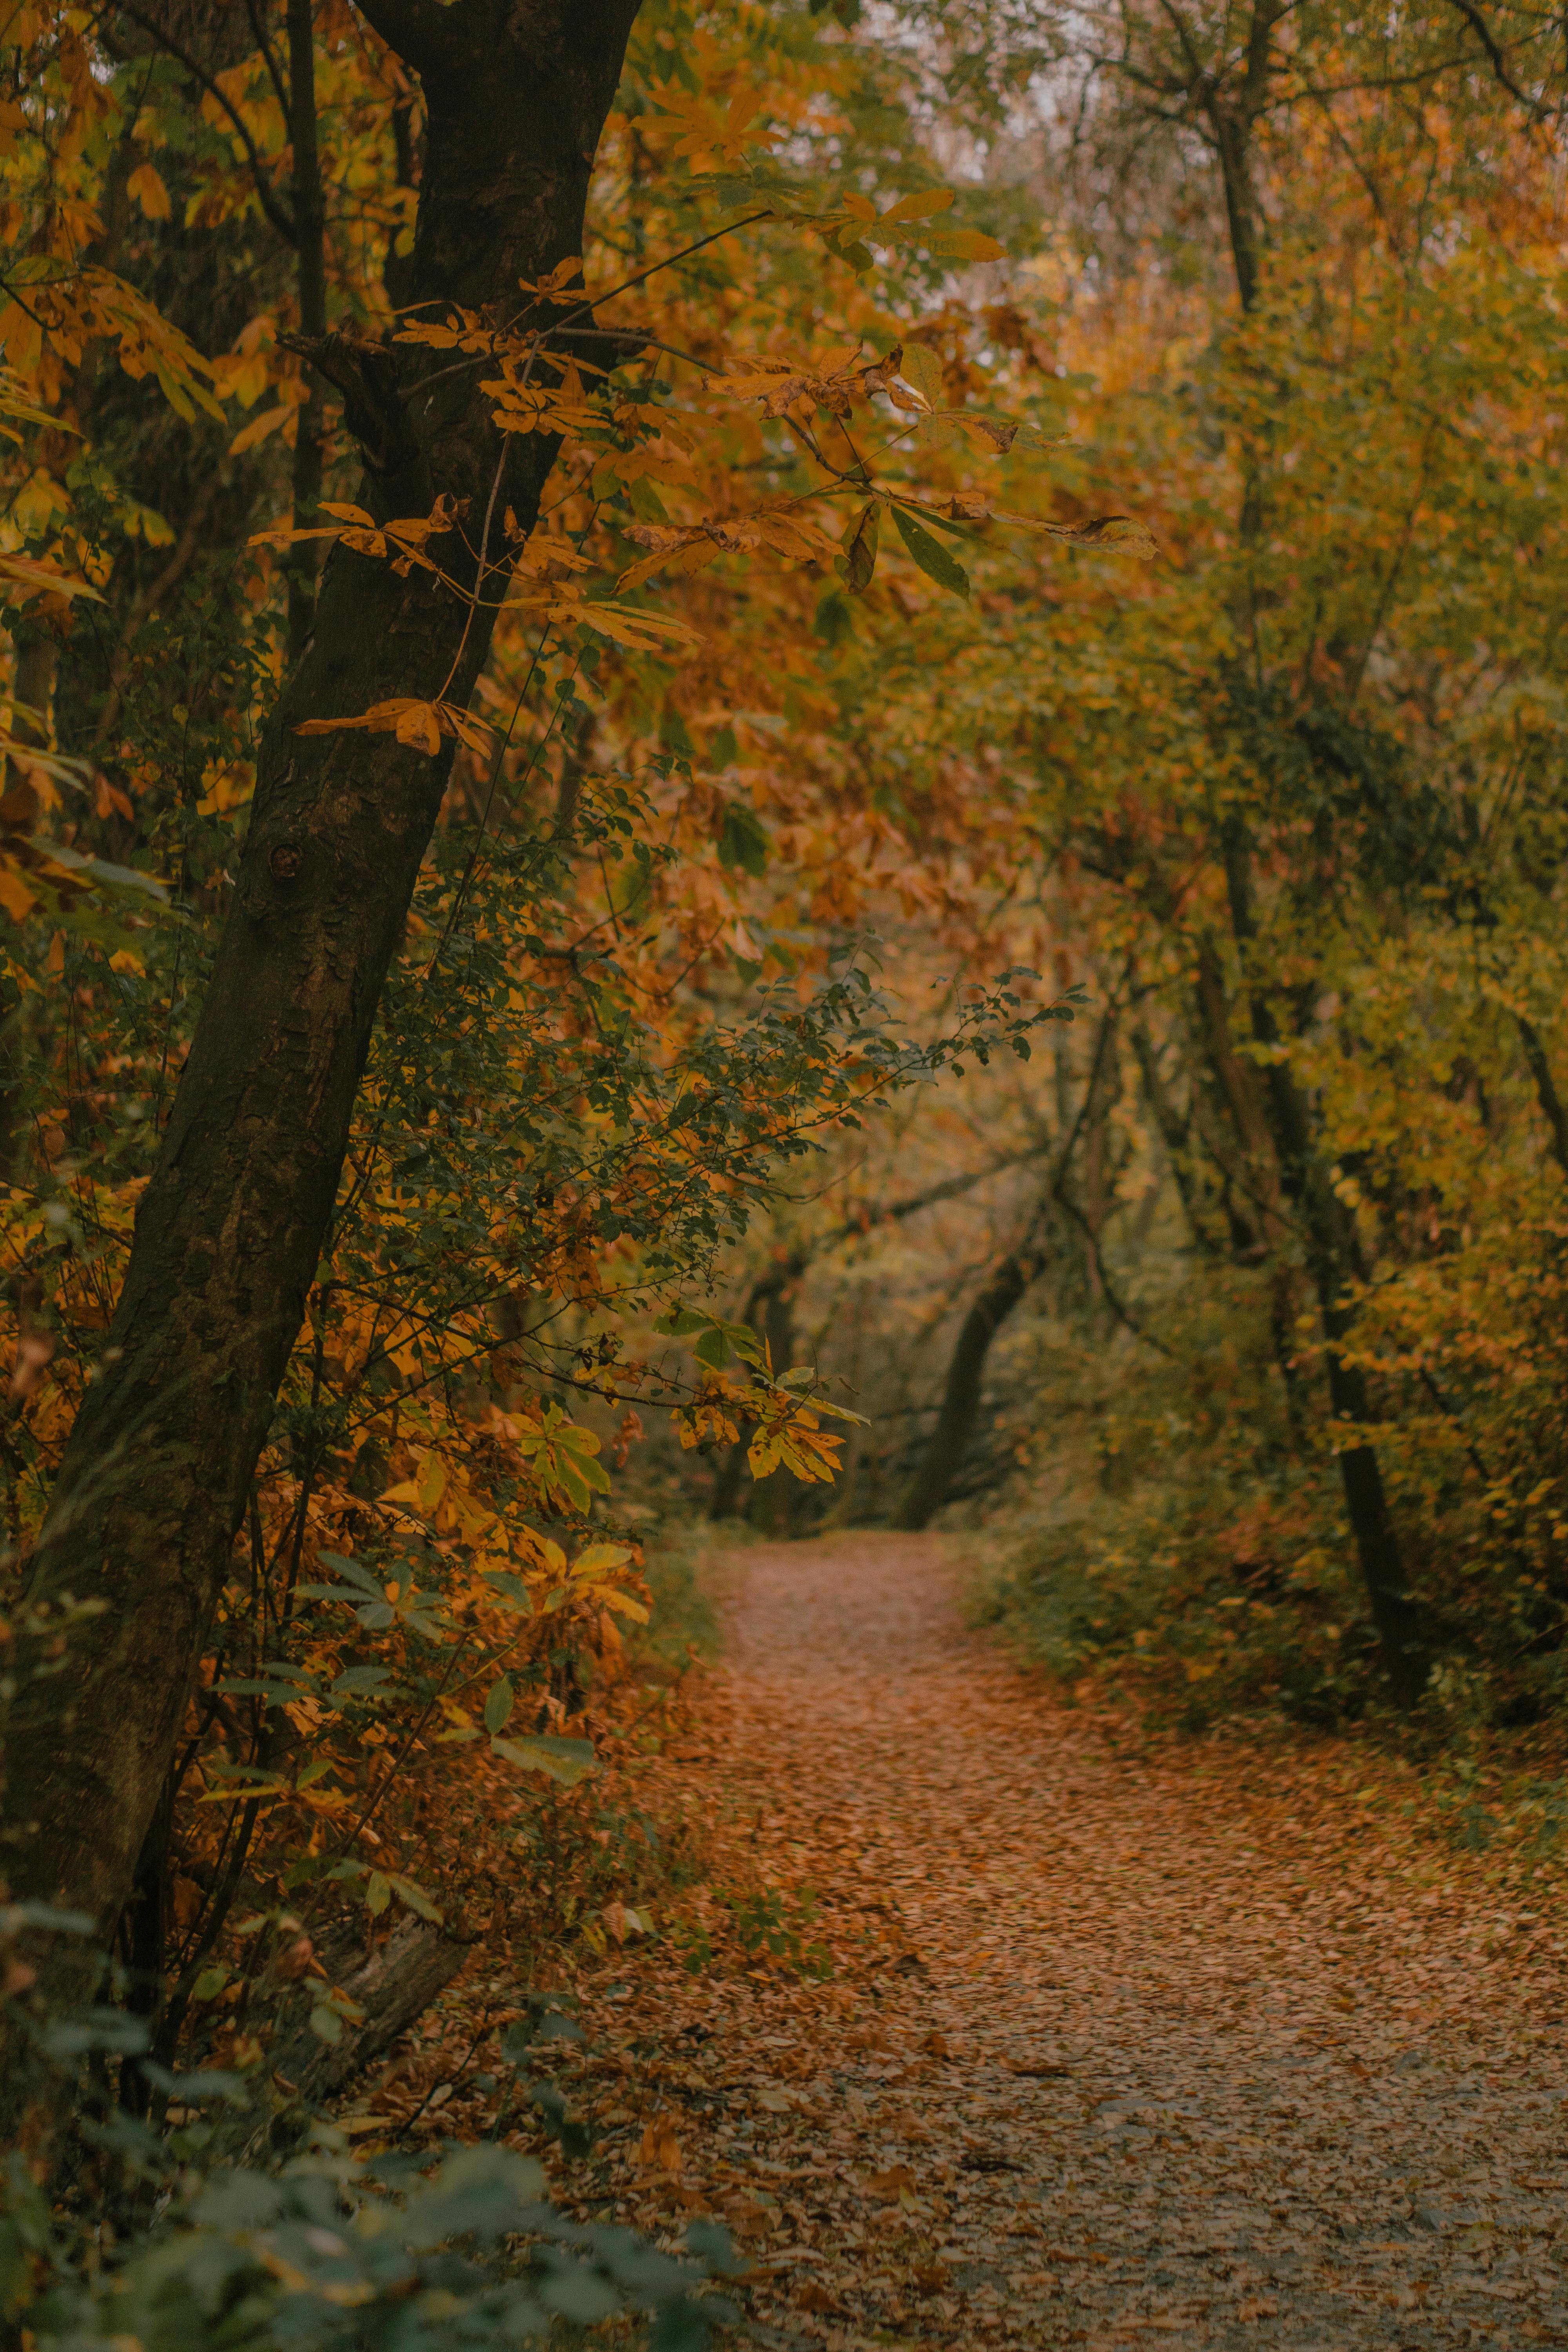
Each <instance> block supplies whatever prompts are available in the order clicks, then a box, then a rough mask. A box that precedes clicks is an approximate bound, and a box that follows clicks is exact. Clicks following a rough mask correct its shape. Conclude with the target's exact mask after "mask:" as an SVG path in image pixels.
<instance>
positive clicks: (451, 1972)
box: [267, 1919, 473, 2106]
mask: <svg viewBox="0 0 1568 2352" xmlns="http://www.w3.org/2000/svg"><path fill="white" fill-rule="evenodd" d="M472 1950H473V1946H472V1944H460V1943H457V1942H455V1941H454V1940H453V1938H452V1937H450V1936H448V1935H447V1933H446V1931H445V1930H444V1929H443V1928H441V1927H433V1926H431V1925H429V1924H428V1923H427V1922H426V1921H425V1920H423V1919H405V1921H404V1922H403V1924H402V1925H401V1926H400V1927H397V1928H395V1930H394V1932H393V1933H392V1935H390V1936H389V1937H387V1939H386V1941H385V1943H384V1944H378V1945H377V1946H376V1948H375V1949H374V1951H373V1952H371V1953H370V1954H369V1955H368V1957H367V1958H364V1959H363V1960H361V1961H360V1962H359V1963H358V1965H357V1966H355V1967H353V1968H347V1969H342V1970H341V1971H340V1970H329V1973H330V1974H331V1976H332V1980H333V1982H334V1983H335V1984H336V1985H337V1987H338V1989H339V1990H340V1991H342V1992H345V1993H347V1995H348V1997H349V1999H350V2000H352V2001H353V2003H354V2004H355V2006H356V2007H357V2008H359V2009H361V2010H363V2012H364V2014H363V2017H362V2018H361V2019H360V2021H358V2023H357V2024H351V2025H345V2027H344V2029H343V2031H342V2034H341V2035H340V2036H339V2038H338V2040H337V2041H336V2042H322V2041H321V2040H320V2039H319V2038H318V2036H317V2035H316V2034H314V2033H313V2032H311V2031H310V2025H309V2023H308V2022H307V2021H306V2012H307V2011H309V2010H310V2006H311V1999H312V1996H311V1994H310V1991H309V1990H306V1991H305V1993H304V1994H303V1995H302V1996H301V1998H300V2000H297V2001H296V2002H295V2003H294V2004H293V2007H292V2010H291V2011H290V2012H289V2016H288V2018H287V2019H286V2021H285V2022H284V2023H283V2025H282V2026H281V2028H280V2030H279V2033H278V2034H277V2035H276V2036H275V2038H274V2040H273V2043H272V2047H271V2049H270V2050H269V2051H268V2053H267V2063H268V2071H269V2073H271V2074H274V2075H276V2076H278V2077H279V2078H280V2087H286V2088H287V2089H288V2090H289V2091H291V2092H296V2093H298V2095H299V2096H300V2098H302V2099H304V2100H306V2101H307V2102H308V2103H309V2104H310V2105H312V2106H319V2105H321V2102H322V2101H323V2100H325V2099H332V2098H336V2097H337V2095H338V2094H339V2092H341V2091H345V2090H346V2089H347V2088H348V2086H349V2084H351V2083H352V2082H353V2079H354V2076H355V2075H356V2074H363V2072H364V2070H365V2068H366V2067H367V2066H368V2065H370V2064H371V2063H373V2061H374V2060H375V2059H377V2058H379V2057H380V2056H381V2055H382V2053H383V2052H384V2051H386V2050H390V2049H391V2047H392V2045H393V2043H394V2042H395V2041H396V2040H397V2039H398V2037H399V2035H400V2034H404V2033H405V2032H407V2031H408V2028H409V2027H410V2026H411V2025H412V2024H413V2023H414V2021H415V2019H416V2018H418V2017H423V2015H424V2014H425V2011H426V2010H427V2009H428V2008H429V2006H430V2004H431V2002H432V2001H433V2000H435V1999H436V1998H437V1994H439V1993H443V1992H445V1990H446V1989H447V1986H448V1985H449V1984H450V1983H451V1981H452V1979H453V1978H454V1977H455V1976H456V1975H457V1973H458V1969H460V1968H461V1967H462V1966H463V1963H464V1962H465V1960H467V1959H468V1956H469V1954H470V1952H471V1951H472Z"/></svg>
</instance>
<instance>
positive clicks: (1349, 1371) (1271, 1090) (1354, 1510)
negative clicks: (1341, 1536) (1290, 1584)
mask: <svg viewBox="0 0 1568 2352" xmlns="http://www.w3.org/2000/svg"><path fill="white" fill-rule="evenodd" d="M1225 857H1226V881H1227V885H1228V888H1229V893H1230V908H1231V922H1232V926H1233V929H1234V930H1235V933H1236V940H1237V946H1238V947H1239V948H1240V950H1241V952H1242V954H1243V956H1244V957H1245V956H1246V954H1247V950H1248V949H1249V948H1250V946H1251V945H1252V943H1253V940H1254V938H1255V936H1256V929H1257V926H1256V923H1255V921H1254V918H1253V912H1252V899H1251V873H1250V861H1249V857H1248V853H1247V845H1246V842H1245V839H1244V838H1243V836H1242V835H1241V833H1240V830H1239V828H1238V827H1237V825H1236V824H1232V825H1231V826H1230V828H1229V829H1228V831H1227V834H1226V843H1225ZM1247 994H1248V1002H1249V1003H1250V1006H1251V1012H1252V1029H1253V1034H1254V1036H1255V1037H1256V1038H1257V1040H1258V1044H1259V1045H1262V1046H1264V1047H1266V1048H1267V1049H1268V1059H1267V1061H1266V1062H1265V1065H1264V1087H1265V1093H1266V1097H1267V1100H1268V1106H1269V1111H1270V1119H1271V1124H1272V1127H1273V1129H1274V1139H1275V1145H1276V1149H1277V1150H1278V1152H1279V1171H1280V1177H1281V1181H1282V1182H1283V1184H1284V1187H1285V1191H1286V1193H1287V1195H1288V1196H1289V1200H1290V1202H1291V1204H1292V1206H1293V1207H1294V1209H1295V1211H1296V1213H1297V1217H1298V1219H1299V1221H1300V1233H1301V1238H1302V1243H1303V1245H1304V1248H1305V1252H1306V1258H1307V1266H1308V1271H1309V1273H1310V1276H1311V1278H1312V1286H1313V1288H1314V1289H1315V1290H1316V1292H1317V1294H1318V1306H1319V1311H1320V1313H1321V1318H1322V1327H1323V1337H1324V1339H1326V1340H1327V1341H1328V1359H1329V1397H1330V1401H1331V1404H1332V1406H1333V1410H1334V1413H1335V1416H1336V1418H1337V1419H1339V1420H1341V1421H1342V1422H1349V1423H1352V1424H1354V1425H1355V1426H1356V1427H1357V1428H1360V1429H1364V1428H1365V1427H1366V1425H1367V1424H1368V1423H1369V1422H1370V1421H1371V1420H1372V1418H1373V1413H1372V1405H1371V1399H1370V1396H1369V1393H1368V1390H1367V1383H1366V1374H1365V1373H1364V1372H1363V1370H1362V1369H1361V1366H1360V1365H1359V1364H1356V1363H1353V1362H1352V1361H1351V1360H1350V1358H1349V1355H1348V1353H1347V1342H1348V1341H1349V1339H1350V1336H1351V1332H1352V1328H1353V1326H1354V1322H1355V1312H1354V1309H1353V1307H1352V1306H1351V1304H1350V1302H1349V1298H1348V1296H1347V1294H1348V1292H1349V1290H1350V1287H1351V1285H1352V1283H1353V1282H1354V1281H1356V1280H1357V1279H1358V1278H1359V1277H1360V1276H1362V1275H1363V1271H1364V1269H1363V1265H1362V1259H1361V1250H1360V1245H1359V1243H1358V1241H1357V1238H1356V1232H1355V1220H1354V1216H1353V1213H1352V1211H1351V1210H1350V1209H1349V1208H1348V1207H1347V1206H1346V1204H1345V1202H1343V1201H1342V1200H1341V1198H1340V1196H1339V1194H1338V1192H1336V1191H1335V1190H1334V1183H1333V1171H1332V1170H1331V1168H1330V1167H1329V1166H1328V1164H1327V1163H1326V1161H1325V1160H1324V1159H1323V1155H1322V1153H1321V1151H1320V1150H1319V1149H1318V1147H1317V1140H1316V1138H1315V1136H1314V1134H1313V1131H1312V1118H1311V1114H1310V1108H1309V1106H1308V1102H1307V1098H1306V1097H1305V1095H1304V1094H1303V1093H1302V1091H1301V1089H1300V1087H1299V1086H1298V1085H1297V1083H1296V1080H1295V1078H1294V1076H1292V1075H1291V1071H1290V1067H1289V1063H1288V1062H1287V1061H1285V1060H1284V1059H1282V1058H1281V1056H1280V1055H1279V1046H1280V1045H1281V1043H1282V1040H1281V1037H1280V1034H1279V1024H1278V1022H1277V1021H1276V1020H1275V1017H1274V1013H1273V1010H1272V1008H1271V1006H1270V1005H1269V1003H1268V998H1267V996H1266V995H1265V994H1264V993H1263V992H1262V990H1261V989H1260V988H1258V986H1256V985H1255V984H1254V985H1249V987H1248V992H1247ZM1339 1460H1340V1476H1341V1479H1342V1484H1343V1486H1344V1496H1345V1509H1346V1512H1347V1513H1348V1515H1349V1517H1350V1523H1351V1532H1352V1535H1353V1537H1354V1538H1355V1547H1356V1553H1357V1557H1358V1559H1359V1560H1360V1563H1361V1571H1362V1577H1363V1581H1364V1583H1365V1585H1366V1591H1367V1598H1368V1601H1370V1603H1371V1607H1372V1614H1373V1623H1374V1624H1375V1625H1376V1627H1377V1632H1378V1638H1379V1640H1380V1642H1381V1643H1382V1645H1383V1655H1384V1666H1385V1667H1386V1669H1387V1673H1388V1679H1389V1684H1390V1686H1391V1687H1392V1689H1393V1692H1394V1696H1395V1698H1396V1699H1397V1700H1398V1702H1399V1704H1400V1705H1401V1706H1414V1704H1415V1700H1416V1699H1417V1698H1418V1697H1419V1696H1420V1695H1421V1692H1422V1689H1423V1688H1424V1686H1425V1685H1426V1675H1427V1669H1428V1664H1429V1661H1428V1658H1427V1655H1426V1643H1425V1640H1424V1637H1423V1635H1422V1632H1421V1625H1420V1618H1419V1614H1418V1612H1417V1610H1416V1607H1415V1601H1414V1599H1413V1597H1412V1595H1411V1592H1410V1589H1409V1586H1408V1583H1407V1581H1406V1579H1405V1563H1404V1560H1403V1558H1402V1557H1401V1554H1400V1549H1399V1540H1398V1537H1397V1536H1396V1534H1395V1532H1394V1521H1393V1517H1392V1516H1391V1514H1390V1512H1389V1508H1388V1497H1387V1495H1386V1493H1385V1491H1384V1484H1383V1471H1382V1467H1381V1465H1380V1464H1379V1462H1378V1458H1377V1453H1376V1450H1375V1448H1374V1447H1373V1446H1372V1445H1371V1444H1368V1443H1367V1442H1366V1441H1365V1440H1364V1439H1358V1440H1356V1441H1355V1442H1354V1443H1352V1444H1349V1445H1346V1446H1344V1447H1342V1449H1341V1453H1340V1457H1339Z"/></svg>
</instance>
